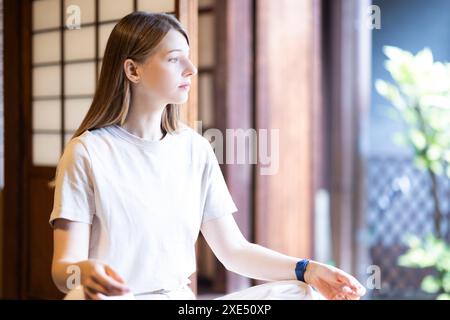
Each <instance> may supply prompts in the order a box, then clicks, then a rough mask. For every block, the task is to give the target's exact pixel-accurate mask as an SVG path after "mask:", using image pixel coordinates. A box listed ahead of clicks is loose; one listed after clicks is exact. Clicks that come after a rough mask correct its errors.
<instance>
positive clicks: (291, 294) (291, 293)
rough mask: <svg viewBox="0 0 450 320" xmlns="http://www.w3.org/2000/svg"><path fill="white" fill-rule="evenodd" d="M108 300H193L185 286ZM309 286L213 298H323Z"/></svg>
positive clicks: (78, 292) (77, 295)
mask: <svg viewBox="0 0 450 320" xmlns="http://www.w3.org/2000/svg"><path fill="white" fill-rule="evenodd" d="M84 299H85V296H84V292H83V288H82V287H78V288H76V289H74V290H72V291H70V292H69V293H68V294H67V295H66V296H65V298H64V300H84ZM108 299H110V300H195V299H196V297H195V295H194V293H193V292H192V290H191V289H190V288H189V287H188V286H185V287H183V288H181V289H178V290H173V291H162V292H155V293H150V294H145V295H138V296H134V295H133V294H132V293H129V294H126V295H123V296H116V297H108ZM323 299H324V298H323V297H322V296H321V295H320V294H319V293H317V292H316V291H314V290H313V289H312V288H311V286H309V285H307V284H305V283H303V282H301V281H297V280H286V281H275V282H268V283H265V284H261V285H258V286H253V287H250V288H247V289H244V290H241V291H237V292H234V293H230V294H227V295H224V296H222V297H219V298H216V299H214V300H323Z"/></svg>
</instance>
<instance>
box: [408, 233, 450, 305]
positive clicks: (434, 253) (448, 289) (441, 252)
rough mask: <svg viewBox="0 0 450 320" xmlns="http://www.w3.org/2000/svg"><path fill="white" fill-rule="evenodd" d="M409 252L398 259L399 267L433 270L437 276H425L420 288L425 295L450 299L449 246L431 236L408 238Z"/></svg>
mask: <svg viewBox="0 0 450 320" xmlns="http://www.w3.org/2000/svg"><path fill="white" fill-rule="evenodd" d="M406 243H407V245H408V247H409V250H408V251H407V252H406V253H405V254H404V255H402V256H401V257H400V258H399V265H400V266H403V267H410V268H430V267H431V268H434V269H436V271H437V275H428V276H426V277H425V278H424V279H423V280H422V283H421V288H422V290H423V291H425V292H427V293H432V294H436V293H439V295H438V297H437V298H438V299H445V300H449V299H450V246H448V245H447V243H445V241H444V240H442V239H438V238H436V237H435V236H433V235H429V236H427V237H426V238H425V239H423V240H421V239H419V238H418V237H416V236H409V237H408V238H407V240H406Z"/></svg>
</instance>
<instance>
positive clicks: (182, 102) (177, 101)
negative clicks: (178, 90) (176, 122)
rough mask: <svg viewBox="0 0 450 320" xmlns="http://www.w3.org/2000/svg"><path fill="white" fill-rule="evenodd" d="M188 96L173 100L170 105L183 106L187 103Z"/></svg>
mask: <svg viewBox="0 0 450 320" xmlns="http://www.w3.org/2000/svg"><path fill="white" fill-rule="evenodd" d="M188 98H189V96H188V95H186V96H185V97H180V98H178V99H173V100H172V104H185V103H186V102H187V101H188Z"/></svg>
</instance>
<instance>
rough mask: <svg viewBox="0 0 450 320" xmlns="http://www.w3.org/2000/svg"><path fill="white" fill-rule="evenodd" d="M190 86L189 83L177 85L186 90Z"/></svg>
mask: <svg viewBox="0 0 450 320" xmlns="http://www.w3.org/2000/svg"><path fill="white" fill-rule="evenodd" d="M190 87H191V85H189V84H182V85H181V86H179V87H178V88H180V89H184V90H187V89H189V88H190Z"/></svg>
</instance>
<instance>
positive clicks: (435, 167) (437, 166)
mask: <svg viewBox="0 0 450 320" xmlns="http://www.w3.org/2000/svg"><path fill="white" fill-rule="evenodd" d="M430 169H431V171H433V173H434V174H436V175H438V176H440V175H441V174H442V173H443V172H444V168H443V166H442V163H440V162H439V161H432V162H431V163H430Z"/></svg>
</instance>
